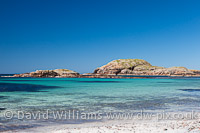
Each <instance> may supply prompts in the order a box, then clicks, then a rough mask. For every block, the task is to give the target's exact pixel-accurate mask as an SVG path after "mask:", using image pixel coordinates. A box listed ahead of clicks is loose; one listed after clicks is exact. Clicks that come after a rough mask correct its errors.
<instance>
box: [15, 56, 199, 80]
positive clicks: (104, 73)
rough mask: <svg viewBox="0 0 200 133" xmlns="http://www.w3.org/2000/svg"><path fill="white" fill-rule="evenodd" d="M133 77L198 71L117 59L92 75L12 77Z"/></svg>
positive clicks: (46, 72) (46, 73) (60, 73)
mask: <svg viewBox="0 0 200 133" xmlns="http://www.w3.org/2000/svg"><path fill="white" fill-rule="evenodd" d="M123 76H133V77H123ZM134 76H169V77H177V76H178V77H186V76H187V77H195V76H196V77H199V76H200V70H190V69H187V68H185V67H170V68H165V67H159V66H153V65H151V64H150V63H149V62H147V61H145V60H142V59H118V60H113V61H111V62H109V63H108V64H106V65H104V66H101V67H99V68H97V69H95V70H94V72H93V73H87V74H79V73H77V72H75V71H72V70H68V69H56V70H37V71H35V72H30V73H24V74H15V75H14V77H41V78H44V77H70V78H71V77H77V78H134ZM140 78H141V77H140Z"/></svg>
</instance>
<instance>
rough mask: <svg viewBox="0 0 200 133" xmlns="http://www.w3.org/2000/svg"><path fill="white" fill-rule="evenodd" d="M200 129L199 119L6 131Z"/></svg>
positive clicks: (94, 132)
mask: <svg viewBox="0 0 200 133" xmlns="http://www.w3.org/2000/svg"><path fill="white" fill-rule="evenodd" d="M199 131H200V121H199V120H160V121H157V120H120V121H116V120H110V121H102V122H92V123H83V124H54V125H49V126H43V127H36V128H29V129H23V130H12V131H5V133H10V132H24V133H34V132H40V133H46V132H48V133H68V132H70V133H88V132H92V133H99V132H100V133H101V132H104V133H107V132H109V133H120V132H126V133H132V132H142V133H149V132H152V133H155V132H156V133H162V132H166V133H168V132H169V133H183V132H192V133H196V132H199Z"/></svg>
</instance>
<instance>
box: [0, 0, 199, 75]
mask: <svg viewBox="0 0 200 133" xmlns="http://www.w3.org/2000/svg"><path fill="white" fill-rule="evenodd" d="M124 58H137V59H145V60H147V61H148V62H150V63H151V64H152V65H157V66H164V67H171V66H185V67H188V68H190V69H200V59H199V58H200V1H199V0H137V1H136V0H90V1H89V0H0V73H22V72H30V71H35V70H37V69H56V68H67V69H72V70H75V71H78V72H80V73H85V72H92V71H93V70H94V69H95V68H96V67H99V66H101V65H104V64H106V63H108V62H109V61H111V60H114V59H124Z"/></svg>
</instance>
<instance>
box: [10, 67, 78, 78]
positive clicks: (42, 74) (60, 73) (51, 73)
mask: <svg viewBox="0 0 200 133" xmlns="http://www.w3.org/2000/svg"><path fill="white" fill-rule="evenodd" d="M79 75H80V74H79V73H77V72H75V71H72V70H68V69H55V70H36V71H35V72H30V73H23V74H15V75H14V77H39V78H49V77H78V76H79Z"/></svg>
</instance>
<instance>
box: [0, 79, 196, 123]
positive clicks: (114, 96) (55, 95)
mask: <svg viewBox="0 0 200 133" xmlns="http://www.w3.org/2000/svg"><path fill="white" fill-rule="evenodd" d="M198 89H200V78H183V79H84V78H0V101H1V102H0V109H1V113H0V114H1V118H2V119H1V122H2V123H3V122H9V121H5V120H4V119H3V116H2V114H3V112H5V111H6V110H11V111H17V110H23V111H24V110H26V111H38V110H41V111H44V110H46V109H50V110H58V109H59V110H72V109H74V110H79V111H83V112H130V111H140V110H147V111H160V110H165V111H191V110H198V109H199V107H200V91H199V90H198Z"/></svg>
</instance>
